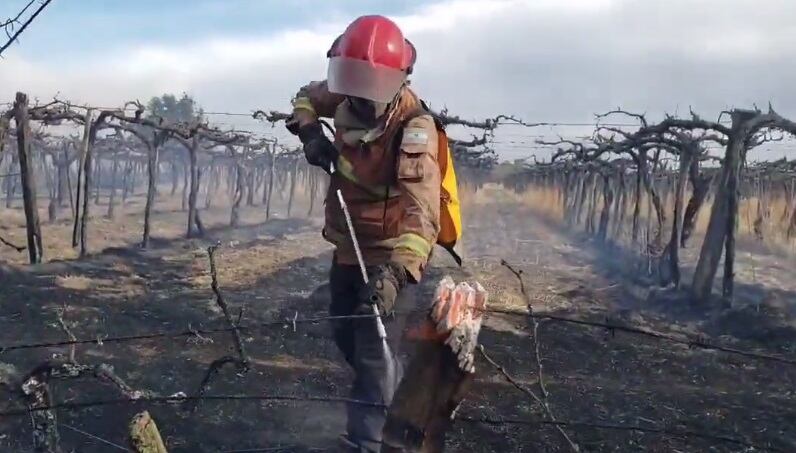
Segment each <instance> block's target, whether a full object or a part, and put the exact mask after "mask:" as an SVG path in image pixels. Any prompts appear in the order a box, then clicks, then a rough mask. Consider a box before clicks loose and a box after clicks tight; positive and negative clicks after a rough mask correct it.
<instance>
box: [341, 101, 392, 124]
mask: <svg viewBox="0 0 796 453" xmlns="http://www.w3.org/2000/svg"><path fill="white" fill-rule="evenodd" d="M348 103H349V104H350V105H351V112H352V113H353V114H354V116H356V117H357V119H358V120H360V121H362V122H363V123H364V124H365V125H367V126H368V127H375V126H376V124H378V120H379V118H381V116H382V115H384V113H385V112H386V111H387V107H388V106H389V105H390V104H388V103H386V102H375V101H371V100H369V99H364V98H358V97H354V96H348Z"/></svg>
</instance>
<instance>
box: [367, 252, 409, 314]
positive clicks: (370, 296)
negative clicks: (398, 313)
mask: <svg viewBox="0 0 796 453" xmlns="http://www.w3.org/2000/svg"><path fill="white" fill-rule="evenodd" d="M404 286H406V270H405V269H404V268H403V266H400V265H398V264H395V263H387V264H384V265H381V266H375V267H373V268H370V269H368V283H367V284H366V285H365V286H364V287H362V289H361V290H360V292H359V299H360V310H358V311H360V312H361V313H363V314H371V313H373V305H376V306H377V307H379V312H380V313H382V314H385V315H389V314H391V313H392V311H393V309H394V308H395V301H396V299H397V298H398V292H399V291H400V290H401V289H403V287H404Z"/></svg>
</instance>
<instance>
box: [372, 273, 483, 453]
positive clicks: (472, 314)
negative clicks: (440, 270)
mask: <svg viewBox="0 0 796 453" xmlns="http://www.w3.org/2000/svg"><path fill="white" fill-rule="evenodd" d="M469 291H473V292H474V293H475V297H474V298H470V300H473V301H474V302H475V304H474V305H473V306H458V307H457V306H455V304H457V303H461V304H465V303H466V302H464V300H467V299H468V298H467V297H456V296H454V293H456V292H469ZM486 297H487V295H486V292H485V291H484V289H483V288H482V287H481V285H479V284H478V283H476V284H475V288H472V287H470V286H469V285H467V284H466V283H460V284H459V285H458V286H454V283H453V280H451V279H450V278H449V277H445V278H444V279H443V280H442V281H441V282H440V284H439V287H438V289H437V298H436V300H435V302H434V306H433V308H432V309H431V314H430V316H429V317H428V318H426V319H425V320H423V323H422V324H421V325H420V326H418V327H417V328H416V329H411V330H410V332H409V333H408V334H407V335H408V337H409V338H410V339H412V340H415V341H417V348H416V350H415V354H414V356H413V358H412V361H411V362H410V364H409V366H408V368H407V370H406V373H405V374H404V377H403V380H402V381H401V384H400V386H399V387H398V390H397V391H396V393H395V395H394V397H393V401H392V403H391V405H390V408H389V410H388V413H387V422H386V423H385V425H384V430H383V444H382V448H381V451H382V452H385V453H398V452H418V453H439V452H442V451H443V449H444V447H445V432H446V431H447V430H448V428H449V427H450V425H451V424H452V423H453V416H454V412H455V411H456V408H457V407H458V406H459V404H460V403H461V401H462V399H463V398H464V394H465V392H466V391H467V389H468V387H469V385H470V383H471V381H472V377H473V372H474V371H475V367H474V365H473V360H474V351H475V348H476V347H477V343H478V333H479V331H480V328H481V320H482V316H481V315H482V314H483V310H484V309H485V308H486ZM459 315H461V316H459Z"/></svg>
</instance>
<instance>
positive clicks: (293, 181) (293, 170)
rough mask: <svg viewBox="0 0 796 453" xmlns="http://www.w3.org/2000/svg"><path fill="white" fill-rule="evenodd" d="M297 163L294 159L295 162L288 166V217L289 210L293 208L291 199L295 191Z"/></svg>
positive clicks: (288, 214)
mask: <svg viewBox="0 0 796 453" xmlns="http://www.w3.org/2000/svg"><path fill="white" fill-rule="evenodd" d="M298 164H299V161H298V159H296V162H294V163H293V165H291V166H290V170H289V171H290V195H289V196H288V199H287V216H288V217H290V212H291V211H292V210H293V199H294V197H295V193H296V179H298Z"/></svg>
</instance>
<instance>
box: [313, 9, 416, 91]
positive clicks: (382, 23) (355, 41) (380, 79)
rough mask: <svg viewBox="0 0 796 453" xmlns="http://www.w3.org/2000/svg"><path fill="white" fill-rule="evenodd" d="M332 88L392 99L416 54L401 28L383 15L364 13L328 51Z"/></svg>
mask: <svg viewBox="0 0 796 453" xmlns="http://www.w3.org/2000/svg"><path fill="white" fill-rule="evenodd" d="M326 55H327V57H329V59H330V60H329V73H328V77H327V79H328V83H329V91H331V92H333V93H339V94H343V95H346V96H354V97H359V98H364V99H369V100H371V101H376V102H390V101H391V100H392V99H393V97H395V94H396V93H398V90H400V88H401V86H402V85H403V84H404V82H405V81H406V77H407V76H408V75H409V74H411V73H412V67H413V66H414V64H415V59H416V57H417V54H416V52H415V47H414V46H413V45H412V43H411V42H409V41H408V40H406V39H405V38H404V35H403V33H401V29H400V28H398V26H397V25H395V23H394V22H393V21H391V20H390V19H387V18H386V17H383V16H362V17H360V18H358V19H356V20H355V21H354V22H352V23H351V25H349V26H348V28H346V30H345V32H344V33H343V34H342V35H340V36H339V37H338V38H337V39H335V41H334V43H333V44H332V47H331V48H330V49H329V52H328V53H327V54H326Z"/></svg>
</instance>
